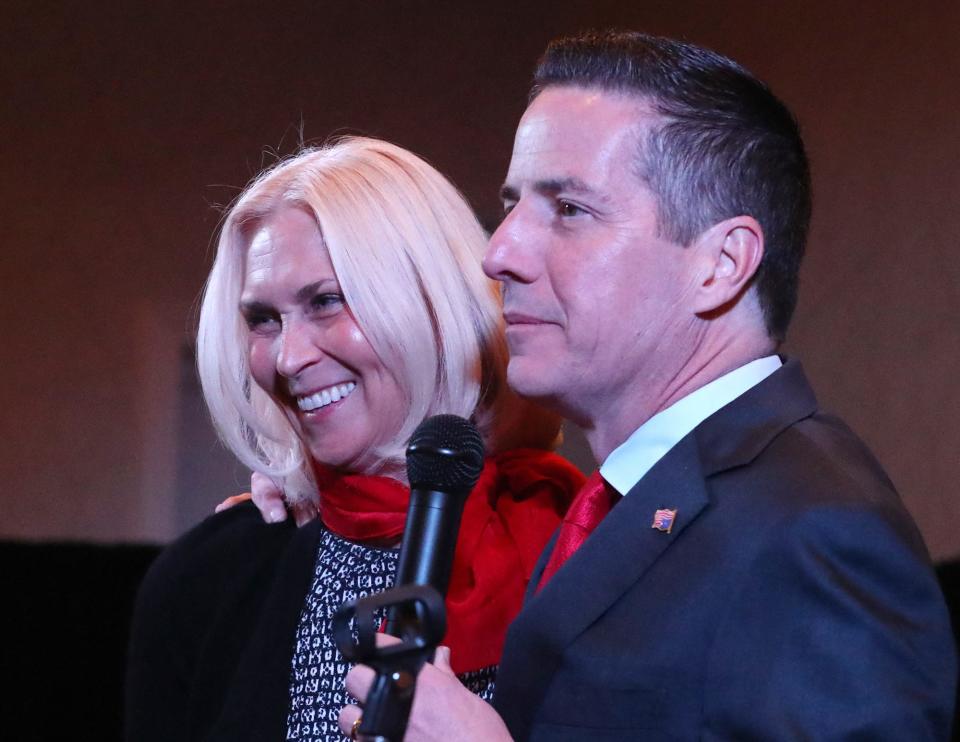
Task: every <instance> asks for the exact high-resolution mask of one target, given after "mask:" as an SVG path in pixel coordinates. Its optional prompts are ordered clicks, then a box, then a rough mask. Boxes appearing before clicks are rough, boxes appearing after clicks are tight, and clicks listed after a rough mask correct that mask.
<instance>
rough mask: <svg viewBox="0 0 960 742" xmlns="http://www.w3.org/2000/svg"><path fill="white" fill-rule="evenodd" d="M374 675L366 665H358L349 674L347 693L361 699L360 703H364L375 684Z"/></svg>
mask: <svg viewBox="0 0 960 742" xmlns="http://www.w3.org/2000/svg"><path fill="white" fill-rule="evenodd" d="M374 675H375V673H374V672H373V670H372V669H371V668H369V667H367V666H366V665H356V666H355V667H353V668H352V669H351V670H350V672H348V673H347V683H346V685H347V692H348V693H349V694H350V695H352V696H353V697H354V698H357V699H359V701H360V703H364V702H365V701H366V700H367V693H369V692H370V686H371V685H372V684H373V678H374Z"/></svg>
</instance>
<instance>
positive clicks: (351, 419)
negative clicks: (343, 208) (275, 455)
mask: <svg viewBox="0 0 960 742" xmlns="http://www.w3.org/2000/svg"><path fill="white" fill-rule="evenodd" d="M240 311H241V313H242V314H243V316H244V318H245V319H246V322H247V326H248V327H249V354H250V370H251V373H252V374H253V378H254V380H255V381H256V383H257V384H258V385H259V386H260V388H261V389H263V390H264V391H265V392H266V393H267V394H269V395H270V396H271V397H272V398H273V399H274V400H275V401H276V402H277V404H279V405H280V406H281V407H282V408H283V410H284V411H285V413H286V415H287V418H288V419H289V420H290V423H291V425H293V428H294V430H296V431H297V435H298V436H299V437H300V439H301V440H302V441H303V443H304V444H305V446H306V448H307V449H308V450H309V451H310V454H311V456H312V457H313V459H314V461H316V462H319V463H323V464H327V465H329V466H334V467H337V468H341V469H346V470H349V471H357V470H358V468H359V464H360V461H361V457H362V456H363V454H364V452H365V451H366V450H367V449H368V448H369V447H370V446H372V445H376V444H379V443H383V442H385V441H387V440H389V439H390V438H391V437H392V436H393V435H394V434H395V433H396V431H397V430H399V428H400V426H401V424H402V423H403V420H404V418H405V417H406V413H407V405H406V403H405V401H404V394H403V391H402V389H401V388H400V385H399V384H398V383H397V381H396V379H395V378H394V377H393V375H392V374H391V373H390V371H389V369H387V368H385V367H384V365H383V363H382V362H381V361H380V359H379V358H378V357H377V354H376V353H375V352H374V350H373V348H372V347H371V346H370V343H369V342H367V339H366V337H365V336H364V334H363V332H362V331H361V330H360V328H359V327H358V326H357V323H356V321H355V320H354V318H353V315H352V314H351V312H350V309H349V307H347V305H346V303H345V302H344V298H343V295H342V294H341V292H340V283H339V281H338V280H337V276H336V274H335V273H334V271H333V265H332V264H331V262H330V255H329V253H328V252H327V248H326V246H325V245H324V242H323V237H322V236H321V234H320V230H319V229H318V228H317V224H316V222H315V221H314V219H313V217H312V216H310V215H309V214H308V213H307V212H305V211H304V210H302V209H299V208H294V207H283V208H281V209H280V210H278V211H276V212H274V213H273V214H271V215H269V216H268V217H267V218H265V219H264V220H263V221H261V222H260V223H259V225H258V226H257V227H256V229H255V231H254V232H253V233H252V235H251V238H250V242H249V245H248V247H247V253H246V260H245V264H244V281H243V290H242V293H241V296H240Z"/></svg>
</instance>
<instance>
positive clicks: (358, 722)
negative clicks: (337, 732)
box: [350, 716, 363, 742]
mask: <svg viewBox="0 0 960 742" xmlns="http://www.w3.org/2000/svg"><path fill="white" fill-rule="evenodd" d="M362 723H363V717H362V716H358V717H357V720H356V721H354V722H353V726H352V727H350V739H352V740H354V742H356V740H358V739H360V737H358V736H357V734H358V733H359V732H360V725H361V724H362Z"/></svg>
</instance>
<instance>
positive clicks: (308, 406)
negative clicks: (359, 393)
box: [297, 381, 357, 412]
mask: <svg viewBox="0 0 960 742" xmlns="http://www.w3.org/2000/svg"><path fill="white" fill-rule="evenodd" d="M356 388H357V385H356V384H355V383H353V382H352V381H348V382H347V383H346V384H336V385H334V386H328V387H327V388H326V389H321V390H320V391H319V392H317V393H316V394H311V395H310V396H309V397H298V398H297V406H298V407H299V408H300V409H301V410H302V411H303V412H313V411H314V410H319V409H320V408H321V407H326V406H327V405H328V404H333V403H334V402H339V401H340V400H341V399H343V398H344V397H346V396H347V395H348V394H350V392H352V391H353V390H354V389H356Z"/></svg>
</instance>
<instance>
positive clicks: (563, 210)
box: [557, 201, 586, 217]
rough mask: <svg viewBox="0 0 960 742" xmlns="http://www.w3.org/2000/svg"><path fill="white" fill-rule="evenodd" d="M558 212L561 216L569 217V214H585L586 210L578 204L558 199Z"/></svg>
mask: <svg viewBox="0 0 960 742" xmlns="http://www.w3.org/2000/svg"><path fill="white" fill-rule="evenodd" d="M557 213H558V214H559V215H560V216H563V217H569V216H580V215H581V214H584V213H586V212H585V211H584V210H583V209H581V208H580V207H579V206H577V205H576V204H572V203H570V202H569V201H558V202H557Z"/></svg>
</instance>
